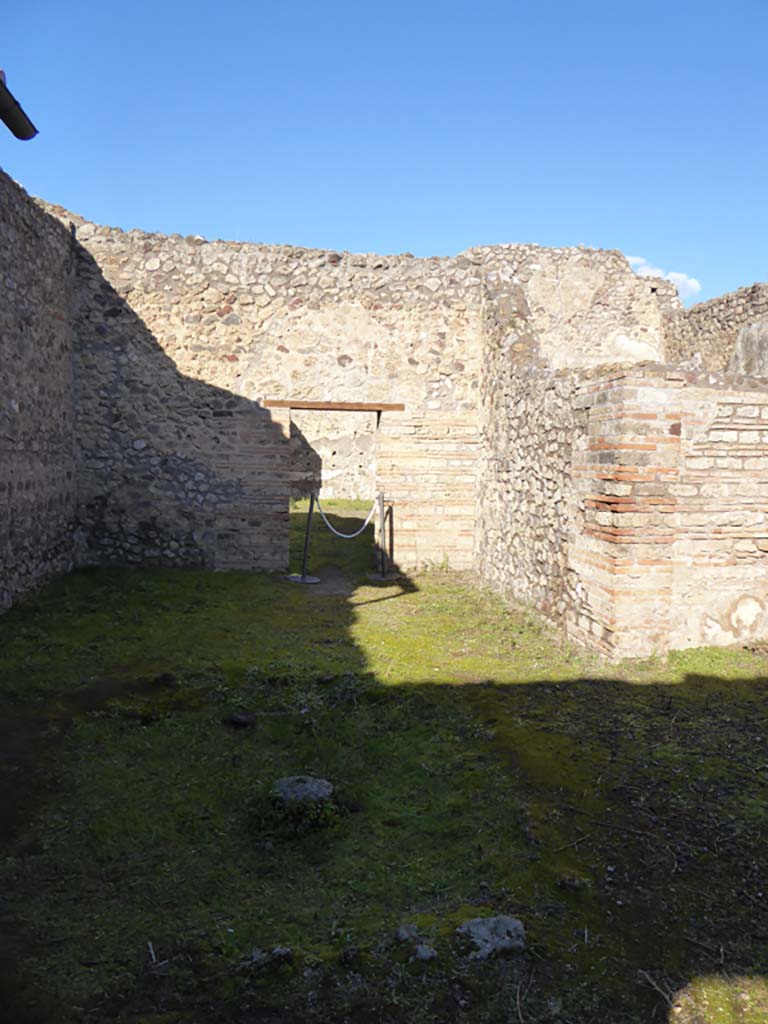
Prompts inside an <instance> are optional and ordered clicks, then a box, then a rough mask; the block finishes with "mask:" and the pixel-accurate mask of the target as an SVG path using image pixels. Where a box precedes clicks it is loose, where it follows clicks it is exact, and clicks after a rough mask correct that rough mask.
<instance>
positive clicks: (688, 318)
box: [666, 283, 768, 372]
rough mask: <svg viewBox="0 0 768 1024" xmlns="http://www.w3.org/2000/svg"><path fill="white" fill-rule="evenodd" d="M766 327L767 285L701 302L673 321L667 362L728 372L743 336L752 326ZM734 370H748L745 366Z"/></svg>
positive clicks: (758, 285)
mask: <svg viewBox="0 0 768 1024" xmlns="http://www.w3.org/2000/svg"><path fill="white" fill-rule="evenodd" d="M765 323H768V284H765V283H763V284H753V285H751V286H750V287H749V288H739V290H738V291H735V292H729V293H728V294H727V295H721V296H719V297H718V298H716V299H709V300H708V301H707V302H700V303H698V305H695V306H691V308H690V309H687V310H681V311H679V312H678V314H677V316H676V317H674V319H673V321H672V323H671V325H670V327H669V329H668V330H669V335H668V341H667V356H666V361H667V362H669V363H676V362H686V363H687V362H689V361H691V360H694V362H698V364H699V365H700V367H701V368H702V369H705V370H724V369H727V368H728V366H729V362H730V360H731V357H732V356H733V353H734V350H735V349H736V346H737V341H738V339H739V335H740V333H741V332H742V331H743V330H745V329H746V328H749V327H750V326H751V325H752V324H765ZM766 347H768V345H766ZM767 358H768V357H766V356H763V364H764V366H768V362H766V359H767ZM733 368H734V369H736V370H742V371H743V370H744V369H747V367H744V366H741V367H739V366H735V367H733ZM750 372H752V371H751V368H750Z"/></svg>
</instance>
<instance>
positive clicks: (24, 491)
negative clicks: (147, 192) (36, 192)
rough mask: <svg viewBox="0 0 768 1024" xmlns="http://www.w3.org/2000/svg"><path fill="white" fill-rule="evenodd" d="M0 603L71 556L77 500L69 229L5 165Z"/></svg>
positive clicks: (1, 187)
mask: <svg viewBox="0 0 768 1024" xmlns="http://www.w3.org/2000/svg"><path fill="white" fill-rule="evenodd" d="M0 211H2V215H1V216H0V283H1V287H0V610H2V609H4V608H7V607H8V606H9V605H10V604H11V603H12V601H13V600H14V599H15V598H16V597H18V596H20V595H21V594H23V593H24V592H25V591H27V590H29V589H30V588H31V587H33V586H35V585H36V584H38V583H39V582H41V581H42V580H44V579H46V578H47V577H49V576H51V575H52V574H54V573H59V572H63V571H66V570H67V569H69V568H70V567H71V565H72V563H73V560H74V520H75V504H76V480H75V437H74V396H73V378H72V364H71V347H72V326H71V316H70V303H71V282H72V252H71V242H70V238H69V234H68V232H67V230H66V228H65V227H63V226H62V225H61V224H60V223H58V222H57V221H55V220H54V219H53V218H51V217H49V216H47V215H46V214H45V213H44V212H43V211H42V210H40V209H39V208H38V207H37V206H36V205H35V204H34V203H33V202H32V201H31V200H30V198H29V197H28V196H27V194H26V193H25V192H24V191H23V189H21V188H20V187H19V186H18V185H16V184H15V182H13V181H11V179H10V178H8V177H7V176H6V175H4V174H2V173H0Z"/></svg>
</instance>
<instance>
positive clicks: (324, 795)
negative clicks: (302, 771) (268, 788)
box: [272, 775, 333, 804]
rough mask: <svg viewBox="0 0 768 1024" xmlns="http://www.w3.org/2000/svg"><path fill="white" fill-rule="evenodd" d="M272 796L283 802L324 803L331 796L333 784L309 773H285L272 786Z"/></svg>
mask: <svg viewBox="0 0 768 1024" xmlns="http://www.w3.org/2000/svg"><path fill="white" fill-rule="evenodd" d="M272 794H273V796H275V797H277V799H279V800H282V801H283V803H285V804H297V803H317V804H320V803H325V802H326V801H327V800H330V799H331V797H332V796H333V784H332V783H330V782H329V781H328V780H327V779H320V778H315V777H313V776H311V775H287V776H286V777H285V778H283V779H278V780H277V782H276V783H275V784H274V786H273V787H272Z"/></svg>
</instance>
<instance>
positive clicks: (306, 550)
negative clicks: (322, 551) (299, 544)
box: [286, 491, 320, 583]
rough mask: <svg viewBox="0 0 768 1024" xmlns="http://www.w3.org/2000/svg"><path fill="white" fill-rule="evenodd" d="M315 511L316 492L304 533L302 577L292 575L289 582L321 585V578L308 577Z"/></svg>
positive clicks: (311, 499) (311, 497) (312, 496)
mask: <svg viewBox="0 0 768 1024" xmlns="http://www.w3.org/2000/svg"><path fill="white" fill-rule="evenodd" d="M314 511H315V493H314V491H313V492H312V493H311V494H310V496H309V514H308V515H307V529H306V532H305V533H304V554H303V556H302V559H301V575H300V576H299V575H298V574H297V573H292V575H290V576H286V579H287V580H290V582H291V583H319V582H320V577H319V576H307V560H308V558H309V531H310V530H311V529H312V513H313V512H314Z"/></svg>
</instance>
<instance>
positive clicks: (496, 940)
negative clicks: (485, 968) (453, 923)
mask: <svg viewBox="0 0 768 1024" xmlns="http://www.w3.org/2000/svg"><path fill="white" fill-rule="evenodd" d="M456 932H457V934H458V935H460V936H461V937H462V938H466V939H469V941H470V942H471V943H472V944H473V945H474V946H475V951H474V953H471V954H470V959H471V960H487V959H488V958H489V957H492V956H496V955H497V954H498V953H519V952H522V950H524V949H525V928H524V927H523V922H522V921H519V920H518V919H517V918H516V917H508V916H507V915H506V914H499V915H498V916H497V917H473V918H472V919H471V920H469V921H465V922H464V924H461V925H459V927H458V928H457V929H456Z"/></svg>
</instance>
